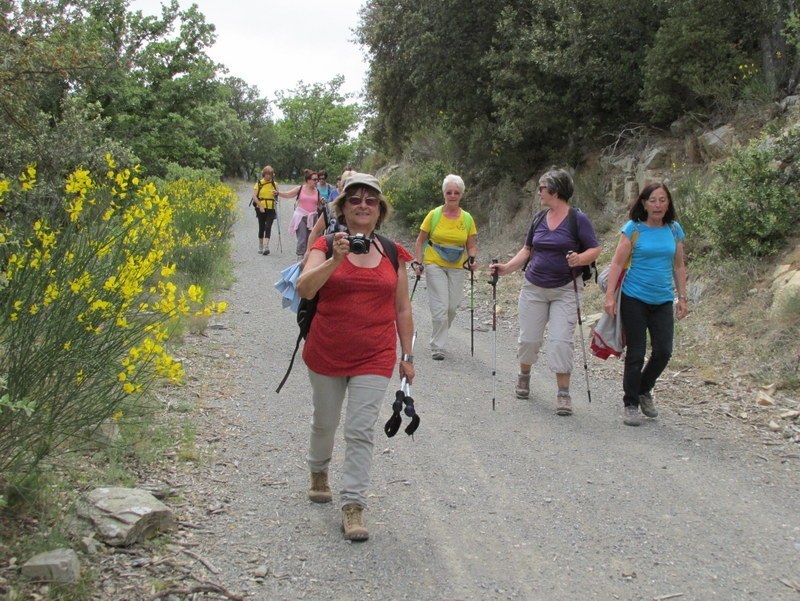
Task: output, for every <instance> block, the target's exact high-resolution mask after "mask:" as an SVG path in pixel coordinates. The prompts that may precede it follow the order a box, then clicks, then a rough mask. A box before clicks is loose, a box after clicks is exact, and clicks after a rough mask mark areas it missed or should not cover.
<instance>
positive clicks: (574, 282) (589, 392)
mask: <svg viewBox="0 0 800 601" xmlns="http://www.w3.org/2000/svg"><path fill="white" fill-rule="evenodd" d="M570 254H571V253H570ZM569 273H570V275H571V276H572V287H573V288H574V289H575V307H576V308H577V310H578V329H579V330H580V332H581V350H582V351H583V373H584V374H585V375H586V396H588V397H589V402H590V403H591V402H592V390H591V389H590V388H589V362H588V361H587V360H586V341H585V340H584V337H583V320H582V319H581V301H580V298H579V297H578V276H576V275H575V271H574V270H573V269H572V268H570V272H569ZM579 273H580V272H579Z"/></svg>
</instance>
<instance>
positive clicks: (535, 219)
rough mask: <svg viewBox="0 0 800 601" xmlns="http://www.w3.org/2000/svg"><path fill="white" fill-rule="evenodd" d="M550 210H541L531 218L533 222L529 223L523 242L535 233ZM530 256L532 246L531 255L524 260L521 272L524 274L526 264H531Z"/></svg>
mask: <svg viewBox="0 0 800 601" xmlns="http://www.w3.org/2000/svg"><path fill="white" fill-rule="evenodd" d="M549 210H550V209H542V210H541V211H539V212H538V213H536V215H534V216H533V220H532V221H531V226H530V227H529V228H528V233H527V234H526V236H525V241H526V242H527V241H528V238H530V237H531V235H532V234H533V233H534V232H535V231H536V228H537V227H539V224H540V223H541V222H542V219H544V218H545V216H546V215H547V212H548V211H549ZM531 244H533V239H531ZM531 255H533V246H531V254H530V255H528V258H527V259H525V264H524V265H523V266H522V272H523V273H525V270H526V269H528V263H530V262H531Z"/></svg>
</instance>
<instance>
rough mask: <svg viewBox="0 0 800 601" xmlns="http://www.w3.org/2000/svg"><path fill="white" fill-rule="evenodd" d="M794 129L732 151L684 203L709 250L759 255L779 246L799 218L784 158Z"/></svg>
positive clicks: (693, 227)
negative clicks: (695, 195) (709, 182)
mask: <svg viewBox="0 0 800 601" xmlns="http://www.w3.org/2000/svg"><path fill="white" fill-rule="evenodd" d="M797 144H798V132H794V133H787V134H786V135H785V137H784V138H782V139H780V140H778V141H771V140H766V139H760V140H755V141H753V142H752V143H751V144H750V145H749V146H747V147H746V148H742V149H739V150H737V151H736V152H735V153H734V154H733V156H731V157H730V158H729V159H728V160H727V161H725V163H723V164H722V165H721V166H720V167H719V169H718V174H719V176H720V177H719V178H718V179H717V180H715V181H714V182H713V183H712V185H711V186H710V187H709V189H708V190H706V191H704V192H702V193H701V194H700V196H699V197H698V198H697V199H696V200H695V203H694V204H693V205H691V206H690V207H689V211H688V215H687V216H688V220H687V221H688V222H689V224H690V229H691V230H696V233H695V234H694V235H695V236H698V237H700V238H704V239H705V240H706V242H707V245H708V247H709V249H710V250H711V251H712V252H714V253H715V254H718V255H721V256H730V257H747V256H752V257H760V256H765V255H770V254H773V253H775V252H777V251H779V250H780V249H781V248H783V246H784V244H785V242H786V238H787V235H788V234H789V233H790V232H792V231H793V230H794V229H795V228H796V224H797V221H798V219H800V202H798V201H800V199H798V194H797V188H796V185H795V182H794V181H791V179H792V175H791V174H792V170H791V169H790V168H786V164H785V159H786V155H787V152H789V149H790V148H794V146H796V145H797Z"/></svg>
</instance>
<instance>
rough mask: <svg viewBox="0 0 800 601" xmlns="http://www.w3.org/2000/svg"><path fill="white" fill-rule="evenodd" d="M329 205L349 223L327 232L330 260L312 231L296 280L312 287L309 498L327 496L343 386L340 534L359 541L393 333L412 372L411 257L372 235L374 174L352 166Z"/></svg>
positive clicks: (305, 291)
mask: <svg viewBox="0 0 800 601" xmlns="http://www.w3.org/2000/svg"><path fill="white" fill-rule="evenodd" d="M331 211H332V212H333V213H334V215H335V216H336V218H337V220H338V222H339V223H340V224H343V225H344V226H346V228H347V232H346V233H345V232H338V233H336V234H334V242H333V255H332V256H331V258H329V259H328V258H326V252H327V251H328V242H327V239H326V237H321V238H319V239H318V240H317V241H316V242H315V243H314V244H313V246H312V247H311V251H310V252H309V254H308V258H307V260H306V265H305V268H304V269H303V273H302V274H301V275H300V277H299V278H298V280H297V291H298V293H299V294H300V296H302V297H303V298H307V299H310V298H313V297H314V295H315V294H317V293H319V300H318V302H317V312H316V315H315V316H314V321H313V322H312V323H311V329H310V331H309V333H308V338H307V340H306V343H305V346H304V347H303V359H304V360H305V362H306V366H307V367H308V374H309V379H310V381H311V388H312V391H313V404H314V414H313V418H312V423H311V441H310V444H309V450H308V466H309V469H310V470H311V487H310V488H309V490H308V497H309V499H311V501H314V502H316V503H328V502H330V501H331V500H332V495H331V489H330V486H329V484H328V465H329V464H330V460H331V457H332V455H333V444H334V437H335V435H336V428H337V427H338V425H339V419H340V416H341V412H342V404H343V402H344V397H345V394H346V395H347V410H346V412H345V423H344V437H345V444H346V447H345V457H344V466H343V468H342V492H341V502H342V528H343V530H344V537H345V539H347V540H353V541H364V540H367V538H368V536H369V535H368V532H367V529H366V527H365V526H364V521H363V516H362V512H363V509H364V508H365V507H366V504H367V495H366V492H367V487H368V486H369V473H370V467H371V465H372V453H373V446H374V445H373V440H374V437H375V423H376V421H377V419H378V414H379V412H380V405H381V402H382V401H383V399H384V397H385V395H386V389H387V388H388V386H389V380H390V379H391V377H392V373H393V372H394V365H395V363H396V361H397V339H398V337H399V338H400V347H401V352H402V357H401V358H400V359H401V360H400V364H399V373H400V377H401V378H402V377H403V376H405V377H406V378H407V379H408V382H409V383H411V381H412V380H413V379H414V364H413V360H414V358H413V356H412V355H411V342H412V338H413V332H414V322H413V318H412V314H411V302H410V301H409V298H408V279H407V277H406V267H405V266H406V262H408V261H410V260H411V258H412V257H411V255H410V254H409V253H408V251H406V250H405V249H404V248H403V247H402V246H400V245H399V244H398V245H397V258H398V266H397V270H395V268H394V265H392V262H391V261H390V259H389V258H388V257H387V254H386V249H384V248H383V246H382V242H381V240H380V239H378V238H376V237H375V230H377V229H378V228H379V227H380V225H381V223H382V222H383V221H384V219H385V218H386V215H387V214H388V211H389V205H388V203H387V202H386V199H385V198H384V196H383V194H382V192H381V187H380V184H379V183H378V180H377V179H376V178H375V177H374V176H372V175H369V174H366V173H355V174H353V175H351V176H350V177H349V179H348V180H347V181H346V183H345V187H344V189H343V190H342V192H341V194H340V195H339V196H338V197H337V198H336V200H335V201H333V202H332V203H331ZM358 234H361V235H363V236H364V238H366V239H368V240H369V241H370V243H369V245H368V250H367V252H365V253H358V254H357V253H354V252H351V251H350V241H349V240H348V236H355V235H358Z"/></svg>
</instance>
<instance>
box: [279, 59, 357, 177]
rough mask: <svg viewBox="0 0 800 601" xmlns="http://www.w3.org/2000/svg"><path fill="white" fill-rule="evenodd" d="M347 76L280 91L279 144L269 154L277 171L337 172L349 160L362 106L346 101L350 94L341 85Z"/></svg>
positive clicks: (294, 174) (290, 173) (291, 173)
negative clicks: (352, 137)
mask: <svg viewBox="0 0 800 601" xmlns="http://www.w3.org/2000/svg"><path fill="white" fill-rule="evenodd" d="M343 83H344V77H342V76H341V75H337V76H336V77H334V78H333V79H331V80H330V81H329V82H327V83H315V84H305V83H303V82H302V81H301V82H299V83H298V85H297V87H296V88H295V89H294V90H290V91H289V92H285V91H283V92H278V95H277V96H278V101H277V105H278V109H279V110H280V111H281V113H282V114H283V118H282V119H280V120H278V121H277V122H276V124H275V134H276V145H275V147H274V148H273V149H272V150H271V152H270V156H273V157H275V159H274V160H273V161H272V163H273V165H274V166H275V168H276V169H277V170H278V173H282V174H283V175H284V177H297V176H298V175H299V174H300V173H302V170H303V169H306V168H310V169H321V168H325V169H327V170H328V171H330V172H331V173H337V172H338V171H339V170H341V168H342V167H343V166H344V164H345V163H347V162H349V160H350V154H351V151H352V147H353V142H352V140H351V138H350V136H351V134H353V133H354V132H355V130H356V127H357V126H358V123H359V121H360V116H361V108H360V107H359V106H358V105H357V104H347V101H348V100H349V99H350V95H347V94H342V93H341V91H340V89H341V87H342V84H343Z"/></svg>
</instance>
